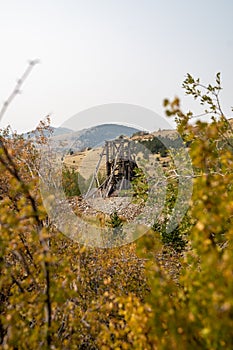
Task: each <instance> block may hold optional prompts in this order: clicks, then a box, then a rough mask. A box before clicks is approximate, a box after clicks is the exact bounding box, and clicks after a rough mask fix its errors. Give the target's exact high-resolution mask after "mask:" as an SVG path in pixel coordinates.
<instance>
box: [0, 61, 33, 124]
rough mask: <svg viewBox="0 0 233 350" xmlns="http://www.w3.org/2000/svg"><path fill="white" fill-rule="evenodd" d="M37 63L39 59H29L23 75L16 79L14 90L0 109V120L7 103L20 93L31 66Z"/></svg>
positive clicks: (7, 105)
mask: <svg viewBox="0 0 233 350" xmlns="http://www.w3.org/2000/svg"><path fill="white" fill-rule="evenodd" d="M37 63H39V60H37V59H36V60H31V61H29V64H28V67H27V69H26V70H25V72H24V73H23V75H22V76H21V78H20V79H18V80H17V83H16V85H15V88H14V90H13V91H12V93H11V94H10V96H9V97H8V99H7V100H6V101H5V102H4V103H3V106H2V109H1V111H0V120H1V119H2V118H3V116H4V114H5V113H6V110H7V108H8V107H9V105H10V104H11V102H12V101H13V100H14V98H15V97H16V96H17V95H18V94H19V93H20V89H21V87H22V85H23V83H24V82H25V80H26V79H27V77H28V75H29V74H30V73H31V71H32V69H33V67H34V66H35V65H36V64H37Z"/></svg>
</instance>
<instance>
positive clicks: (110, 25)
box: [0, 0, 233, 131]
mask: <svg viewBox="0 0 233 350" xmlns="http://www.w3.org/2000/svg"><path fill="white" fill-rule="evenodd" d="M0 42H1V55H0V82H1V84H0V102H1V103H2V102H3V101H4V100H5V99H6V97H7V96H8V95H9V93H10V92H11V90H12V88H13V87H14V85H15V81H16V79H17V78H19V77H20V75H21V73H22V72H23V71H24V69H25V68H26V64H27V60H28V59H34V58H39V59H40V60H41V64H40V65H37V66H36V67H35V68H34V70H33V72H32V74H31V75H30V77H29V78H28V80H27V81H26V83H25V85H24V87H23V93H22V95H20V96H17V98H16V99H15V101H14V103H13V104H12V105H11V106H10V108H9V110H8V112H7V114H6V115H5V117H4V119H3V120H2V121H1V122H0V127H3V126H5V125H7V124H11V125H12V127H13V129H16V130H18V131H25V130H29V129H32V128H34V127H35V126H36V125H37V124H38V122H39V120H40V119H43V117H45V116H46V115H47V114H51V118H52V124H53V125H56V126H59V125H60V124H62V123H63V122H64V121H65V120H66V119H68V118H70V117H71V116H73V115H75V114H76V113H78V112H80V111H82V110H85V109H87V108H91V107H93V106H95V105H101V104H106V103H118V102H120V103H129V104H136V105H140V106H142V107H146V108H149V109H152V110H153V111H155V112H157V113H158V114H160V115H164V113H163V107H162V101H163V99H164V98H165V97H169V98H172V97H173V96H174V95H178V96H180V97H181V98H182V100H183V96H184V94H183V92H182V89H181V84H182V81H183V79H184V77H185V74H186V73H187V72H190V73H192V74H194V75H195V76H196V77H200V78H201V79H203V81H206V82H212V81H213V78H214V75H215V74H216V73H217V72H218V71H220V72H221V73H222V81H223V87H224V90H223V92H222V104H223V107H224V109H225V112H226V114H227V115H228V116H230V106H231V105H233V93H232V91H233V1H232V0H222V1H216V0H212V1H209V0H206V1H205V0H202V1H201V0H196V1H184V0H176V1H172V0H170V1H169V0H168V1H166V0H165V1H158V0H140V1H139V0H98V1H97V0H83V1H79V0H56V1H55V0H50V1H48V0H46V1H45V0H39V1H33V0H31V1H26V0H21V1H19V0H17V1H16V0H8V1H3V0H0ZM184 107H185V108H187V107H189V108H190V107H191V108H192V107H194V104H192V103H190V98H188V97H186V98H185V100H184ZM84 122H85V121H83V120H82V119H81V118H80V125H81V126H82V123H84ZM109 122H111V120H109ZM126 122H127V120H126ZM143 123H145V128H150V129H153V128H154V127H155V125H153V121H150V122H148V123H149V124H150V125H149V124H148V123H147V121H142V120H140V121H139V120H135V124H140V125H141V126H142V124H143ZM84 124H85V123H84ZM84 124H83V125H84ZM96 124H98V120H96ZM147 124H148V125H147Z"/></svg>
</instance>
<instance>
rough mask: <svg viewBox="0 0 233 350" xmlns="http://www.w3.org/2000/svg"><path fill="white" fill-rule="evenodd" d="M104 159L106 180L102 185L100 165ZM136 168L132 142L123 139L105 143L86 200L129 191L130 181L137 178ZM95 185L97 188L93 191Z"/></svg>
mask: <svg viewBox="0 0 233 350" xmlns="http://www.w3.org/2000/svg"><path fill="white" fill-rule="evenodd" d="M104 157H105V159H106V160H105V165H106V179H105V180H104V181H103V182H102V183H100V180H99V174H100V165H101V161H102V159H103V158H104ZM135 168H137V164H136V162H135V157H134V155H133V152H132V141H130V140H128V139H126V138H123V137H119V138H118V139H116V140H112V141H105V145H104V147H103V150H102V152H101V154H100V157H99V161H98V163H97V165H96V168H95V171H94V174H93V177H92V180H91V183H90V185H89V188H88V190H87V193H86V195H85V198H90V197H96V196H97V197H102V198H106V197H109V196H110V195H112V194H114V193H115V194H116V193H119V191H121V190H127V189H129V187H130V181H132V179H133V177H134V176H135V173H134V169H135ZM93 185H96V186H97V187H95V188H94V189H93Z"/></svg>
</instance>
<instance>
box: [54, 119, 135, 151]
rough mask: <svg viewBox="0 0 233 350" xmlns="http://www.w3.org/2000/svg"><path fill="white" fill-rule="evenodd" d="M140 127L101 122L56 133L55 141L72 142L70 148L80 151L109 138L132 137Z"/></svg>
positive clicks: (100, 143)
mask: <svg viewBox="0 0 233 350" xmlns="http://www.w3.org/2000/svg"><path fill="white" fill-rule="evenodd" d="M138 131H139V129H136V128H133V127H130V126H125V125H120V124H101V125H97V126H93V127H91V128H88V129H83V130H80V131H71V132H68V133H64V134H59V135H54V136H53V137H52V138H53V141H55V142H57V143H59V142H60V143H62V144H63V145H64V144H66V145H68V144H70V148H72V149H74V150H75V151H80V150H81V149H83V148H87V147H91V148H93V147H96V146H101V145H103V143H104V142H105V141H107V140H113V139H116V138H117V137H119V136H121V135H122V136H126V137H131V136H132V135H133V134H135V133H136V132H138Z"/></svg>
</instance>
